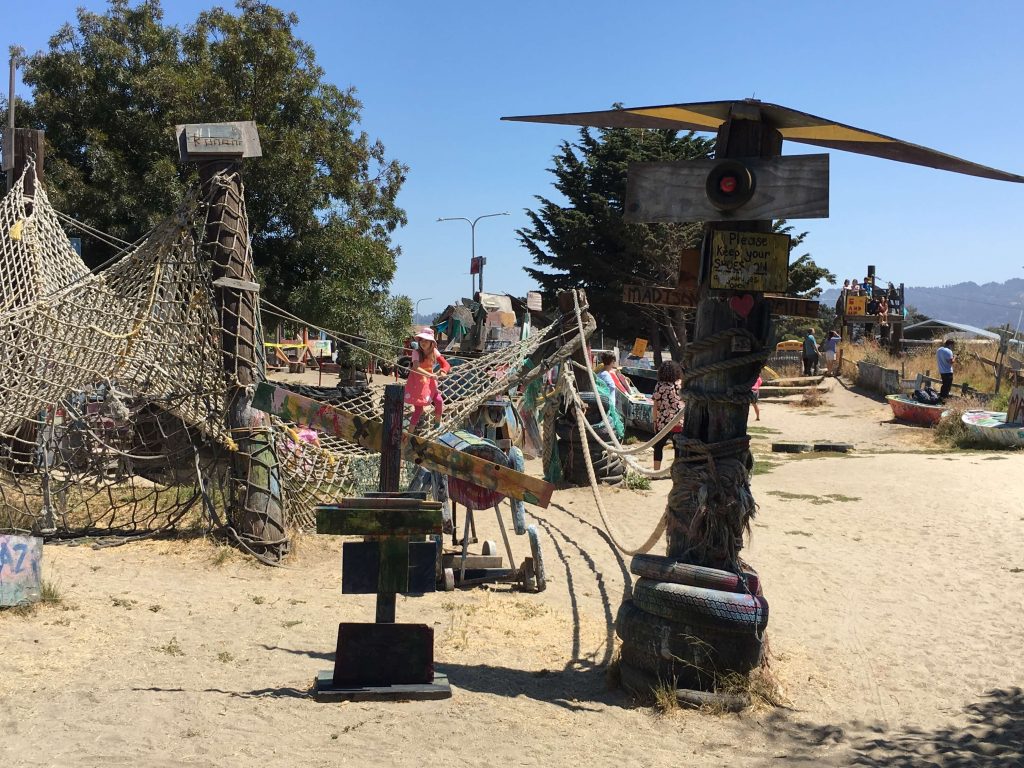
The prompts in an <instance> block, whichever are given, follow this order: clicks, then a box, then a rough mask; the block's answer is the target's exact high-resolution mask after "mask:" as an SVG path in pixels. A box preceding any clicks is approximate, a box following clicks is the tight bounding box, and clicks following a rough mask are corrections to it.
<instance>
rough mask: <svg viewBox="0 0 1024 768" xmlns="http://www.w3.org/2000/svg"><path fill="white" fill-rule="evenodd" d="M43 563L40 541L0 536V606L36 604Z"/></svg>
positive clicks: (33, 537) (22, 537) (38, 539)
mask: <svg viewBox="0 0 1024 768" xmlns="http://www.w3.org/2000/svg"><path fill="white" fill-rule="evenodd" d="M42 563H43V540H42V539H41V538H39V537H38V536H15V535H9V534H0V605H5V606H10V605H21V604H22V603H34V602H37V601H38V600H39V598H40V597H41V592H40V583H41V574H42Z"/></svg>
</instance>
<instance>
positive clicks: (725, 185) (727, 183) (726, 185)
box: [718, 176, 736, 195]
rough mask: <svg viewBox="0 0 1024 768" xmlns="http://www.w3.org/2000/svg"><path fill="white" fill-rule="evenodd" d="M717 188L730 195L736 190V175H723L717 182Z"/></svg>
mask: <svg viewBox="0 0 1024 768" xmlns="http://www.w3.org/2000/svg"><path fill="white" fill-rule="evenodd" d="M718 188H719V189H720V190H722V191H723V192H725V193H726V194H727V195H731V194H732V193H733V192H735V191H736V177H735V176H723V177H722V180H721V181H720V182H718Z"/></svg>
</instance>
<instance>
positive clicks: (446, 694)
mask: <svg viewBox="0 0 1024 768" xmlns="http://www.w3.org/2000/svg"><path fill="white" fill-rule="evenodd" d="M451 697H452V687H451V685H450V684H449V682H448V675H446V674H444V673H442V672H436V673H435V674H434V682H432V683H417V684H413V685H383V686H367V687H365V688H335V687H334V670H331V669H325V670H321V671H320V672H318V673H317V676H316V682H315V683H314V686H313V698H314V699H316V700H317V701H321V702H331V701H427V700H432V699H434V700H436V699H450V698H451Z"/></svg>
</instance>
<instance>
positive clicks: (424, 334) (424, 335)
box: [416, 328, 437, 344]
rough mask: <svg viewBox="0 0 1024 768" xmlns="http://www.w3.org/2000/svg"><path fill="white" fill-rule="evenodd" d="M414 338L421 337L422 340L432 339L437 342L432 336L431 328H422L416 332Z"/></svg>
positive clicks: (432, 330)
mask: <svg viewBox="0 0 1024 768" xmlns="http://www.w3.org/2000/svg"><path fill="white" fill-rule="evenodd" d="M416 338H417V339H423V340H424V341H433V342H434V343H435V344H436V343H437V340H436V339H435V338H434V329H433V328H424V329H423V330H421V331H420V332H419V333H417V334H416Z"/></svg>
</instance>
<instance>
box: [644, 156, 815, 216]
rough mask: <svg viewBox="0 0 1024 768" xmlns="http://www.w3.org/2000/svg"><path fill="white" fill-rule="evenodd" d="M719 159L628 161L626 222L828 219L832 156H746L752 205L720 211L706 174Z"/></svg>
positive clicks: (744, 161)
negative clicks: (707, 188)
mask: <svg viewBox="0 0 1024 768" xmlns="http://www.w3.org/2000/svg"><path fill="white" fill-rule="evenodd" d="M720 162H721V161H720V160H683V161H669V162H656V163H630V164H629V169H628V171H627V175H626V179H627V181H626V211H625V219H626V220H627V221H637V222H650V223H671V222H690V221H753V220H757V219H823V218H828V175H829V163H828V155H827V154H820V155H785V156H781V157H772V158H742V162H743V164H744V165H746V166H747V167H748V168H749V169H750V171H751V173H752V174H753V176H754V178H755V180H756V181H755V188H754V194H753V196H752V197H751V199H750V201H749V202H748V203H746V204H744V205H742V206H740V207H739V208H737V209H736V210H734V211H720V210H719V209H718V208H716V207H715V206H713V205H712V204H711V202H710V201H709V200H708V196H707V192H706V191H705V184H706V182H707V178H708V174H709V173H710V172H711V170H712V169H713V168H714V167H715V166H716V165H718V164H719V163H720Z"/></svg>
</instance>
